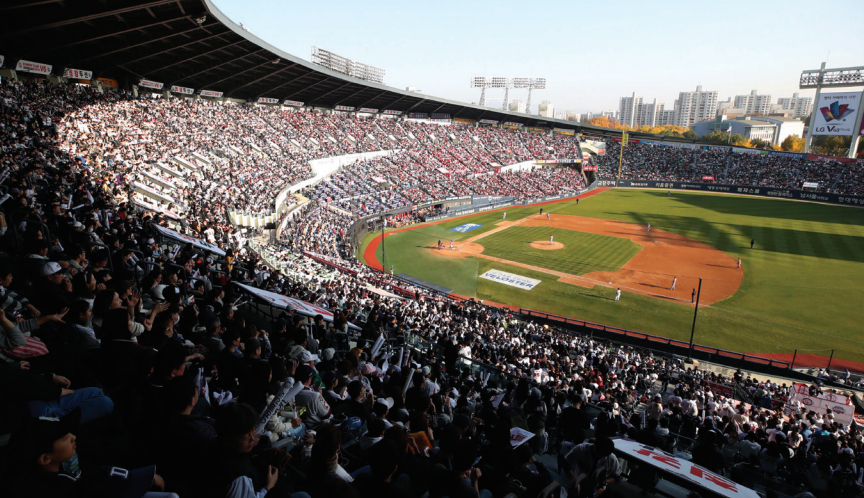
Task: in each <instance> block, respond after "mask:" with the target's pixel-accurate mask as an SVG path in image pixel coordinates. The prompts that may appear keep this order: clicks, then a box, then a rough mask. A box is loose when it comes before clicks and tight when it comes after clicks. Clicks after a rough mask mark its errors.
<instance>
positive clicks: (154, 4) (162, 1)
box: [5, 0, 176, 36]
mask: <svg viewBox="0 0 864 498" xmlns="http://www.w3.org/2000/svg"><path fill="white" fill-rule="evenodd" d="M175 1H176V0H157V1H155V2H147V3H142V4H139V5H131V6H129V7H123V8H120V9H115V10H109V11H104V12H98V13H96V14H90V15H89V16H83V17H76V18H75V19H66V20H64V21H57V22H52V23H50V24H41V25H39V26H34V27H32V28H27V29H19V30H18V31H13V32H11V33H6V34H5V35H6V36H17V35H23V34H26V33H32V32H34V31H44V30H46V29H53V28H59V27H62V26H69V25H70V24H76V23H79V22H84V21H90V20H93V19H101V18H103V17H108V16H116V15H119V14H125V13H127V12H135V11H136V10H141V9H146V8H149V7H158V6H160V5H165V4H168V3H174V2H175Z"/></svg>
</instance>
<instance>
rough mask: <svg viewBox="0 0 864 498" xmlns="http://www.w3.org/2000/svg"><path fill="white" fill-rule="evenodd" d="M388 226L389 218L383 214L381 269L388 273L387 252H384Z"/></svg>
mask: <svg viewBox="0 0 864 498" xmlns="http://www.w3.org/2000/svg"><path fill="white" fill-rule="evenodd" d="M385 227H387V218H385V217H384V215H383V214H382V215H381V271H383V272H384V274H385V275H386V274H387V253H385V252H384V228H385Z"/></svg>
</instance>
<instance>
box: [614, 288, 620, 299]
mask: <svg viewBox="0 0 864 498" xmlns="http://www.w3.org/2000/svg"><path fill="white" fill-rule="evenodd" d="M615 300H616V301H620V300H621V287H618V292H616V293H615Z"/></svg>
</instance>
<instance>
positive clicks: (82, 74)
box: [63, 68, 93, 80]
mask: <svg viewBox="0 0 864 498" xmlns="http://www.w3.org/2000/svg"><path fill="white" fill-rule="evenodd" d="M63 77H64V78H72V79H75V80H92V79H93V71H83V70H81V69H69V68H66V69H64V70H63Z"/></svg>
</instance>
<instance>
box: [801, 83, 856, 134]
mask: <svg viewBox="0 0 864 498" xmlns="http://www.w3.org/2000/svg"><path fill="white" fill-rule="evenodd" d="M814 107H815V109H813V113H814V114H815V115H816V120H815V121H814V123H813V131H812V132H811V133H812V134H813V135H840V136H844V137H848V136H850V135H852V131H853V130H854V129H855V123H856V122H857V121H858V120H857V117H858V112H859V111H860V107H861V92H840V93H823V94H821V95H819V101H818V102H816V105H815V106H814Z"/></svg>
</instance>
